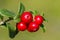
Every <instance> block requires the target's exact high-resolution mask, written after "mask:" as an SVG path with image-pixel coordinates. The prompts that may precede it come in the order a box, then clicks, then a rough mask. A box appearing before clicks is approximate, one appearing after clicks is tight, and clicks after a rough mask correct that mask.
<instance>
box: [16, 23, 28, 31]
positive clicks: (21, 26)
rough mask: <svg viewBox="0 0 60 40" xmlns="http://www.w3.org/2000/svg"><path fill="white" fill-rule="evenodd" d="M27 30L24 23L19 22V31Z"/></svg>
mask: <svg viewBox="0 0 60 40" xmlns="http://www.w3.org/2000/svg"><path fill="white" fill-rule="evenodd" d="M26 28H27V26H26V25H25V23H24V22H19V23H18V24H17V29H18V30H19V31H24V30H26Z"/></svg>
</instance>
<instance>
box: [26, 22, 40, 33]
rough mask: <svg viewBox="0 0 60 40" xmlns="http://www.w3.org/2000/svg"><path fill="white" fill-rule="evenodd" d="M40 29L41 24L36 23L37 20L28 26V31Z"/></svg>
mask: <svg viewBox="0 0 60 40" xmlns="http://www.w3.org/2000/svg"><path fill="white" fill-rule="evenodd" d="M38 29H39V25H38V24H36V23H35V22H31V23H30V24H29V26H28V29H27V30H28V31H29V32H36V31H37V30H38Z"/></svg>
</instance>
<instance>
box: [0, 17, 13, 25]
mask: <svg viewBox="0 0 60 40" xmlns="http://www.w3.org/2000/svg"><path fill="white" fill-rule="evenodd" d="M11 20H12V18H9V19H7V20H5V21H1V22H0V25H4V24H5V23H6V22H8V21H11Z"/></svg>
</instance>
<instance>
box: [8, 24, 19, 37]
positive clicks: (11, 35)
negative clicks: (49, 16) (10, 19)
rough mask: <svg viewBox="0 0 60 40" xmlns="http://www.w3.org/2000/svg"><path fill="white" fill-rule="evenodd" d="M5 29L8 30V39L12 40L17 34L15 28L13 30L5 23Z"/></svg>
mask: <svg viewBox="0 0 60 40" xmlns="http://www.w3.org/2000/svg"><path fill="white" fill-rule="evenodd" d="M7 27H8V30H9V37H10V38H14V37H15V36H16V35H17V33H18V30H17V28H16V30H14V28H13V26H12V25H11V24H9V23H7Z"/></svg>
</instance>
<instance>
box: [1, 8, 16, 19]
mask: <svg viewBox="0 0 60 40" xmlns="http://www.w3.org/2000/svg"><path fill="white" fill-rule="evenodd" d="M0 15H2V16H7V17H11V18H13V17H14V16H15V14H14V13H13V12H11V11H9V10H7V9H1V10H0Z"/></svg>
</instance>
